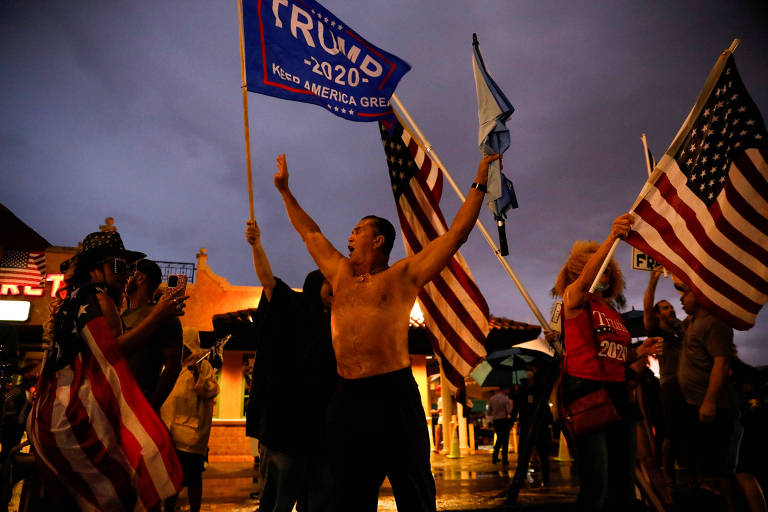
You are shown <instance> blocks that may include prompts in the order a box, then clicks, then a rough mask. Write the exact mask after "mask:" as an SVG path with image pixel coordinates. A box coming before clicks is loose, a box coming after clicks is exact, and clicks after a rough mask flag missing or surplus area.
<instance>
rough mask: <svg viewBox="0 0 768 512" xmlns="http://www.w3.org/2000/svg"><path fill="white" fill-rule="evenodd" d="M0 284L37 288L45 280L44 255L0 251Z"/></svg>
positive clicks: (10, 250)
mask: <svg viewBox="0 0 768 512" xmlns="http://www.w3.org/2000/svg"><path fill="white" fill-rule="evenodd" d="M0 251H2V254H0V283H4V284H16V285H25V286H38V285H39V284H40V283H41V282H43V281H44V280H45V253H44V252H42V251H33V252H30V251H17V250H13V249H0Z"/></svg>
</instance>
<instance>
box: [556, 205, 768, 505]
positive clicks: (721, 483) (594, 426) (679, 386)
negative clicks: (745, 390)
mask: <svg viewBox="0 0 768 512" xmlns="http://www.w3.org/2000/svg"><path fill="white" fill-rule="evenodd" d="M631 222H632V218H631V216H630V215H629V214H627V215H622V216H620V217H618V218H617V219H616V220H615V221H614V223H613V226H612V229H611V232H610V234H609V236H608V237H607V238H606V240H605V241H604V242H603V243H602V244H597V243H595V242H576V243H575V244H574V246H573V249H572V251H571V254H570V257H569V259H568V261H567V262H566V264H565V265H564V266H563V269H562V270H561V272H560V274H559V275H558V278H557V281H556V283H555V287H554V292H555V293H556V294H557V295H559V296H561V297H562V298H563V345H564V359H563V371H562V379H561V382H560V394H559V396H560V399H561V403H560V406H561V407H560V410H561V413H562V415H563V419H564V424H565V425H566V427H567V428H566V433H567V435H568V436H569V441H570V444H571V446H572V448H573V453H574V456H575V459H576V467H577V471H578V474H579V479H580V482H581V487H580V493H579V499H578V503H579V505H580V506H581V508H582V509H583V510H597V511H599V510H606V511H608V510H643V508H642V505H641V504H640V503H639V501H638V500H637V499H636V485H638V487H642V488H643V493H642V495H643V497H644V498H645V500H646V502H647V503H651V504H654V506H656V507H657V508H658V507H662V508H664V509H674V507H678V508H679V509H687V507H699V506H705V507H709V509H710V510H739V509H745V510H766V504H765V498H764V496H763V494H762V491H761V488H760V485H759V483H758V481H757V480H756V479H755V478H754V477H753V476H752V475H750V474H748V473H744V472H742V473H737V467H738V459H739V447H740V443H741V439H742V435H743V428H742V425H741V423H740V421H739V416H740V413H739V404H740V398H739V396H738V393H737V392H736V389H735V385H734V383H735V379H734V378H733V374H734V366H735V364H736V361H737V360H736V348H735V346H734V344H733V329H731V328H730V327H729V326H728V325H726V324H725V323H724V322H722V321H720V320H718V319H717V318H715V317H714V316H713V315H711V314H710V313H709V312H708V311H707V310H706V308H705V307H704V306H703V305H702V304H701V303H699V301H698V300H697V299H696V296H695V295H694V293H693V292H692V290H691V289H690V288H689V287H688V286H687V285H686V284H685V283H684V282H683V281H682V280H680V279H678V278H677V277H676V276H674V275H673V276H672V279H673V280H674V286H675V289H677V290H678V291H679V293H680V301H681V304H682V307H683V310H684V311H685V313H687V315H688V316H687V318H686V319H685V321H683V322H680V321H679V320H678V319H677V318H676V315H675V311H674V306H672V304H671V303H670V302H669V301H667V300H660V301H658V302H656V303H654V297H655V290H656V286H657V283H658V280H659V276H660V273H659V272H658V271H655V272H652V273H651V276H650V282H649V286H648V289H647V291H646V294H645V298H644V318H643V320H644V327H645V330H646V331H647V334H648V337H647V338H646V339H645V340H644V341H643V342H642V343H640V344H638V345H632V344H631V337H630V334H629V331H628V330H627V328H626V326H625V324H624V321H623V320H622V317H621V315H619V313H618V312H617V311H616V299H617V298H618V297H619V296H620V295H621V292H622V288H623V285H624V282H623V279H622V276H621V270H620V268H619V266H618V264H617V263H616V262H615V261H614V260H612V259H611V260H610V263H609V264H608V265H607V267H605V270H604V271H603V273H602V274H600V276H599V279H598V280H597V281H596V278H597V277H598V273H599V272H600V269H601V263H602V262H603V261H604V260H605V259H606V257H607V255H608V253H609V250H610V247H611V245H612V244H613V243H614V241H615V240H616V239H618V238H620V237H623V236H626V235H627V233H628V231H629V229H630V227H631ZM595 281H596V286H593V282H595ZM650 355H655V356H657V357H658V358H659V363H660V379H659V385H658V386H657V387H655V386H653V385H652V383H651V382H649V381H650V380H655V379H654V378H653V377H652V374H651V373H650V371H649V370H648V362H647V358H648V356H650ZM606 402H607V404H609V405H606ZM655 402H658V403H659V405H660V409H661V413H660V414H658V415H654V414H653V410H652V409H653V408H652V404H654V403H655ZM609 406H610V407H612V409H613V410H608V407H609ZM589 407H591V408H593V409H592V411H594V410H596V409H594V408H598V407H602V408H601V409H599V410H600V414H599V416H598V415H596V414H593V413H592V412H591V411H590V410H589V409H588V408H589ZM649 425H652V427H653V428H650V427H649ZM638 461H639V462H640V466H638ZM657 473H661V475H663V476H662V477H661V478H654V475H655V474H657ZM637 475H641V476H643V480H644V482H642V485H640V484H641V482H639V481H638V480H639V478H638V479H636V476H637ZM718 506H720V507H721V508H718ZM680 507H682V508H680ZM739 507H742V508H739ZM743 507H746V508H743Z"/></svg>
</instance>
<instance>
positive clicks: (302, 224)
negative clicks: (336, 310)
mask: <svg viewBox="0 0 768 512" xmlns="http://www.w3.org/2000/svg"><path fill="white" fill-rule="evenodd" d="M275 188H277V190H278V191H279V192H280V195H281V196H282V198H283V203H284V204H285V211H286V213H287V214H288V219H290V221H291V224H293V228H294V229H295V230H296V232H297V233H298V234H299V236H300V237H301V239H302V240H303V241H304V245H306V246H307V250H308V251H309V254H310V255H311V256H312V259H313V260H315V263H317V266H318V267H320V271H321V272H322V273H323V275H324V276H325V278H326V279H327V280H328V281H329V282H331V283H333V282H334V277H335V276H336V269H337V268H338V265H339V263H340V262H341V261H342V260H343V259H344V256H343V255H342V254H341V253H340V252H339V251H337V250H336V248H335V247H334V246H333V244H331V242H329V241H328V239H327V238H325V236H324V235H323V233H322V231H320V227H319V226H318V225H317V223H316V222H315V221H314V220H312V217H310V216H309V215H308V214H307V212H305V211H304V209H303V208H302V207H301V206H300V205H299V202H298V201H297V200H296V198H295V197H293V194H292V193H291V189H290V188H289V186H288V165H287V164H286V163H285V153H283V154H282V155H280V156H278V157H277V173H276V174H275Z"/></svg>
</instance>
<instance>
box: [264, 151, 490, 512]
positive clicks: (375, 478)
mask: <svg viewBox="0 0 768 512" xmlns="http://www.w3.org/2000/svg"><path fill="white" fill-rule="evenodd" d="M497 158H499V155H491V156H487V157H485V158H483V159H482V160H481V162H480V166H479V167H478V170H477V177H476V178H475V183H474V184H473V186H472V189H471V190H470V192H469V195H468V196H467V199H466V201H465V202H464V204H463V205H462V207H461V208H460V209H459V212H458V213H457V214H456V217H455V218H454V220H453V223H452V224H451V227H450V229H449V230H448V231H447V232H446V233H445V234H443V235H442V236H440V237H438V238H436V239H434V240H432V241H431V242H430V243H429V244H427V245H426V246H425V247H424V249H423V250H422V251H420V252H419V253H417V254H414V255H413V256H409V257H406V258H404V259H402V260H400V261H397V262H395V263H394V264H392V265H391V266H390V265H389V253H390V251H391V249H392V246H393V245H394V238H395V229H394V227H393V226H392V224H391V223H389V222H388V221H387V220H385V219H382V218H379V217H375V216H368V217H364V218H363V219H361V220H360V222H358V223H357V225H356V226H355V228H354V229H353V230H352V234H351V235H350V237H349V240H348V249H349V257H344V256H343V255H342V254H341V253H340V252H339V251H338V250H336V248H334V247H333V245H332V244H331V243H330V242H329V241H328V239H326V238H325V236H323V233H322V232H321V231H320V228H319V227H318V225H317V224H316V223H315V221H314V220H312V218H311V217H310V216H309V215H308V214H307V213H306V212H305V211H304V210H303V209H302V208H301V206H300V205H299V203H298V201H296V198H295V197H293V194H292V193H291V191H290V188H289V186H288V167H287V165H286V162H285V155H280V156H279V157H278V158H277V168H278V172H277V174H275V179H274V181H275V187H276V188H277V190H278V191H279V192H280V194H281V196H282V198H283V202H284V203H285V209H286V212H287V213H288V218H289V219H290V221H291V224H293V227H294V228H295V229H296V231H297V232H298V233H299V235H300V236H301V238H302V240H303V241H304V243H305V244H306V246H307V250H308V251H309V253H310V255H311V256H312V258H313V259H314V260H315V262H316V263H317V265H318V267H319V268H320V270H321V271H322V273H323V275H324V276H325V277H326V278H327V280H328V281H329V282H330V284H331V287H332V288H333V295H334V302H333V309H332V310H331V334H332V338H333V349H334V351H335V353H336V361H337V368H338V372H339V375H340V376H341V379H340V382H339V385H338V388H337V390H336V393H335V394H334V397H333V398H332V400H331V404H330V406H329V411H328V432H329V444H330V446H329V452H330V457H331V461H330V462H331V472H332V474H333V480H334V489H333V497H334V505H335V509H336V510H337V511H339V512H342V511H355V512H360V511H367V510H376V506H377V502H378V490H379V487H380V485H381V483H382V482H383V480H384V477H385V476H387V477H389V481H390V483H391V484H392V491H393V493H394V496H395V500H396V502H397V506H398V509H399V510H409V511H411V510H413V511H420V510H430V511H434V510H435V508H436V505H435V481H434V479H433V477H432V473H431V471H430V464H429V437H428V433H427V424H426V419H425V413H424V409H423V408H422V406H421V398H420V395H419V391H418V387H417V385H416V381H415V380H414V379H413V375H412V374H411V370H410V365H411V359H410V355H409V354H408V325H409V318H410V316H409V315H410V311H411V308H412V307H413V303H414V301H415V300H416V295H417V293H418V292H419V290H420V289H421V288H422V287H423V286H424V285H425V284H427V283H428V282H429V281H430V280H432V279H433V278H434V277H435V276H437V275H438V274H439V273H440V271H441V270H442V269H443V267H445V265H446V264H447V263H448V262H449V261H450V259H451V257H452V256H453V255H454V254H455V253H456V251H457V250H458V249H459V247H460V246H461V244H462V243H464V241H465V240H466V239H467V236H468V235H469V233H470V231H471V230H472V227H473V226H474V224H475V220H476V219H477V215H478V213H479V212H480V207H481V206H482V204H483V202H484V192H485V184H486V181H487V179H488V165H489V164H490V162H491V161H493V160H495V159H497ZM371 439H373V440H375V441H374V446H377V447H380V453H376V454H373V455H372V454H370V453H367V452H365V451H362V450H363V449H364V447H365V446H368V445H369V444H370V440H371Z"/></svg>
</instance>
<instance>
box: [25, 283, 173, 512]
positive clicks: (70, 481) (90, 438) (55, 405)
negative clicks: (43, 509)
mask: <svg viewBox="0 0 768 512" xmlns="http://www.w3.org/2000/svg"><path fill="white" fill-rule="evenodd" d="M102 291H103V290H102ZM59 314H60V315H63V317H61V318H60V319H57V332H56V335H55V339H54V346H53V349H52V351H51V354H50V355H49V357H48V359H47V360H46V362H45V366H44V368H43V371H42V374H41V376H40V382H39V385H38V398H37V400H36V401H35V403H34V404H33V406H32V410H31V412H30V415H29V418H28V420H27V433H28V435H29V439H30V441H31V443H32V445H33V446H34V448H35V450H34V453H35V458H36V460H37V463H38V468H39V469H40V472H41V474H42V476H43V477H44V479H45V481H46V482H59V483H60V485H61V486H62V487H64V488H66V489H67V490H68V491H69V492H70V494H72V496H73V497H74V499H75V501H76V502H77V504H78V506H79V508H80V509H81V510H83V511H96V510H109V511H144V510H148V509H150V508H152V507H153V506H154V505H156V504H158V503H160V501H161V500H163V499H165V498H167V497H170V496H173V495H175V494H176V493H177V492H178V491H179V489H180V488H181V480H182V478H183V473H182V469H181V466H180V464H179V461H178V459H177V457H176V452H175V448H174V445H173V441H172V440H171V438H170V435H169V434H168V430H167V429H166V427H165V425H164V424H163V422H162V420H161V419H160V418H159V417H158V416H157V414H156V413H155V411H154V410H153V409H152V407H151V406H150V405H149V402H147V400H146V398H144V395H143V394H142V392H141V390H140V389H139V386H138V384H137V383H136V380H135V379H134V377H133V374H132V373H131V370H130V368H129V367H128V365H127V362H126V360H125V358H124V356H123V354H122V350H121V348H120V346H119V345H118V343H117V341H116V340H115V337H114V335H113V334H112V330H111V329H110V326H109V325H108V322H107V320H106V318H105V317H104V315H103V314H102V310H101V307H100V304H99V300H98V298H97V292H96V288H95V287H89V288H87V289H86V288H79V289H76V290H74V291H73V292H72V293H71V294H69V297H67V300H66V302H65V303H64V304H63V305H62V308H61V310H60V313H59ZM115 314H116V313H115ZM70 328H71V329H70Z"/></svg>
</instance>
